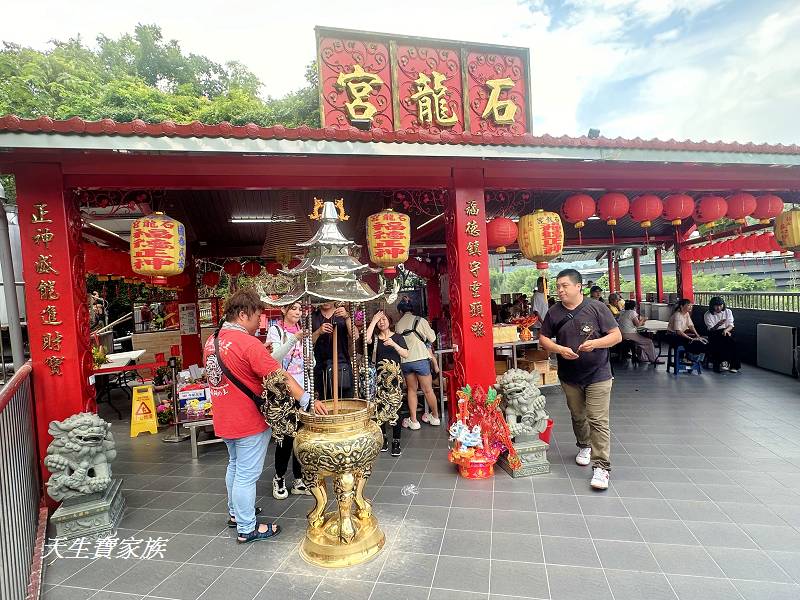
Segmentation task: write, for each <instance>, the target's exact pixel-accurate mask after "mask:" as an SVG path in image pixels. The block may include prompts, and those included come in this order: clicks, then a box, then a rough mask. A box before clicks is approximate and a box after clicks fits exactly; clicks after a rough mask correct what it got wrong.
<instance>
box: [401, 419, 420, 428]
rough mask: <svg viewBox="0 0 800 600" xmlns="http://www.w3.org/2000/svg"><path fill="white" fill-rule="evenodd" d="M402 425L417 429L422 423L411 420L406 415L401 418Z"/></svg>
mask: <svg viewBox="0 0 800 600" xmlns="http://www.w3.org/2000/svg"><path fill="white" fill-rule="evenodd" d="M403 427H405V428H406V429H419V428H420V427H422V425H420V424H419V421H412V420H411V419H409V418H408V417H406V418H405V419H403Z"/></svg>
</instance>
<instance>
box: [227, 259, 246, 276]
mask: <svg viewBox="0 0 800 600" xmlns="http://www.w3.org/2000/svg"><path fill="white" fill-rule="evenodd" d="M222 270H223V271H225V272H226V273H227V274H228V275H230V276H231V277H236V276H237V275H239V274H240V273H241V272H242V265H241V263H240V262H239V261H236V260H229V261H227V262H226V263H225V265H224V266H223V267H222Z"/></svg>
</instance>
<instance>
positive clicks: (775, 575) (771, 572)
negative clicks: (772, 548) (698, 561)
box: [707, 548, 791, 582]
mask: <svg viewBox="0 0 800 600" xmlns="http://www.w3.org/2000/svg"><path fill="white" fill-rule="evenodd" d="M707 550H708V553H709V554H710V555H711V556H712V557H713V559H714V560H715V561H716V562H717V564H718V565H719V566H720V568H721V569H722V570H723V572H724V573H725V575H726V576H727V577H729V578H731V579H752V580H756V581H776V582H789V581H791V579H790V578H789V576H788V575H786V573H785V572H784V571H783V569H781V568H780V567H779V566H778V565H776V564H775V562H774V561H773V560H771V559H770V558H769V556H767V554H766V553H765V552H762V551H760V550H742V549H738V548H707Z"/></svg>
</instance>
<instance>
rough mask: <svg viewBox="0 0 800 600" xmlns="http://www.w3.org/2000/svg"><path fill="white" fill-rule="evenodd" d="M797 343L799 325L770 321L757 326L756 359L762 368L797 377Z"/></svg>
mask: <svg viewBox="0 0 800 600" xmlns="http://www.w3.org/2000/svg"><path fill="white" fill-rule="evenodd" d="M797 345H798V339H797V327H787V326H785V325H770V324H768V323H759V324H758V325H757V327H756V351H757V357H756V360H757V364H758V366H759V367H761V368H762V369H769V370H770V371H777V372H778V373H784V374H786V375H791V376H793V377H797V366H798V365H797V360H798V359H797V354H798V350H797Z"/></svg>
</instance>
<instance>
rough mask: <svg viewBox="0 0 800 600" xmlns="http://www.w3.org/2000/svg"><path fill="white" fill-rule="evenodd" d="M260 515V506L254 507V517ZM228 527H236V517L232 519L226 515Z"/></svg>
mask: <svg viewBox="0 0 800 600" xmlns="http://www.w3.org/2000/svg"><path fill="white" fill-rule="evenodd" d="M260 514H261V507H260V506H256V516H258V515H260ZM228 527H231V528H233V527H236V517H234V516H232V515H228Z"/></svg>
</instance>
